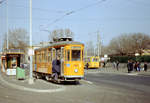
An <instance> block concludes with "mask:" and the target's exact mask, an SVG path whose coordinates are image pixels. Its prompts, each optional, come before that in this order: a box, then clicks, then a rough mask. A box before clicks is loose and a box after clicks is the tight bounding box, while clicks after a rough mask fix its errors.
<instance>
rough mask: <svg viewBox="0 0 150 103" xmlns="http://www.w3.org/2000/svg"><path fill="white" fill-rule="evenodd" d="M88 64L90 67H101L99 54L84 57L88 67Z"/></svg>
mask: <svg viewBox="0 0 150 103" xmlns="http://www.w3.org/2000/svg"><path fill="white" fill-rule="evenodd" d="M87 64H88V68H97V69H98V68H99V67H100V59H99V57H98V56H90V57H86V58H84V66H85V68H86V66H87Z"/></svg>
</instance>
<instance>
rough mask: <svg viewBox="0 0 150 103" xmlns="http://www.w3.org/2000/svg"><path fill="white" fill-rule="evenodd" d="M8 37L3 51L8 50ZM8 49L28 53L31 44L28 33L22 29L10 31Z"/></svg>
mask: <svg viewBox="0 0 150 103" xmlns="http://www.w3.org/2000/svg"><path fill="white" fill-rule="evenodd" d="M6 38H7V35H6V34H5V38H4V45H3V49H6V45H7V39H6ZM8 43H9V44H8V48H9V49H22V50H24V51H26V48H27V47H28V43H29V37H28V35H27V31H26V30H25V29H22V28H18V29H14V30H9V32H8Z"/></svg>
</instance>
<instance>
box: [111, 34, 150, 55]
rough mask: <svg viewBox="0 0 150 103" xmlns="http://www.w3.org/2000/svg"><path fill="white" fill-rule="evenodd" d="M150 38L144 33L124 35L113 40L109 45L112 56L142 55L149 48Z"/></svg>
mask: <svg viewBox="0 0 150 103" xmlns="http://www.w3.org/2000/svg"><path fill="white" fill-rule="evenodd" d="M149 44H150V36H149V35H147V34H143V33H133V34H122V35H120V36H118V37H116V38H113V39H112V40H111V41H110V43H109V46H108V48H109V50H111V54H120V55H127V54H135V53H140V54H141V53H142V50H144V49H146V48H148V46H149Z"/></svg>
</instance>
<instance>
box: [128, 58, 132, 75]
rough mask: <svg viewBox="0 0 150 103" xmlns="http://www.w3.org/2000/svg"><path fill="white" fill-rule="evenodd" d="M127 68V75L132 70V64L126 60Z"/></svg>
mask: <svg viewBox="0 0 150 103" xmlns="http://www.w3.org/2000/svg"><path fill="white" fill-rule="evenodd" d="M127 68H128V73H130V72H131V71H132V70H133V62H132V61H131V60H128V63H127Z"/></svg>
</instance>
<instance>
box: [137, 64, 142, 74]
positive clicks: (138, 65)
mask: <svg viewBox="0 0 150 103" xmlns="http://www.w3.org/2000/svg"><path fill="white" fill-rule="evenodd" d="M137 71H139V72H140V71H141V63H140V62H137Z"/></svg>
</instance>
